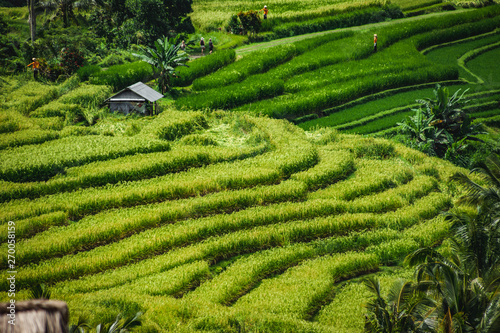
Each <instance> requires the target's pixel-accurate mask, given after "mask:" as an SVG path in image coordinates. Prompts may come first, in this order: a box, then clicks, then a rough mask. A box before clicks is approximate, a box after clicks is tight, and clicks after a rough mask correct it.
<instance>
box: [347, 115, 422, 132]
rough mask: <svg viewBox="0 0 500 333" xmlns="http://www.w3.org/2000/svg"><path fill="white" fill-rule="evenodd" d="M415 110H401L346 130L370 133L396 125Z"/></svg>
mask: <svg viewBox="0 0 500 333" xmlns="http://www.w3.org/2000/svg"><path fill="white" fill-rule="evenodd" d="M413 114H414V112H413V111H407V112H401V113H397V114H395V115H392V116H387V117H384V118H381V119H377V120H375V121H372V122H369V123H368V124H365V125H362V126H358V127H354V128H351V129H348V130H346V131H345V132H347V133H356V134H368V133H373V132H377V131H381V130H384V129H388V128H391V127H393V126H395V125H396V123H398V122H401V121H403V120H405V119H406V117H408V116H411V115H413Z"/></svg>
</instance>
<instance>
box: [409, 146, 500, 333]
mask: <svg viewBox="0 0 500 333" xmlns="http://www.w3.org/2000/svg"><path fill="white" fill-rule="evenodd" d="M472 172H474V173H479V174H480V175H481V176H482V178H483V180H484V181H485V183H486V184H487V185H488V187H483V186H481V185H479V184H477V183H476V182H473V181H472V180H471V179H470V178H469V177H467V176H466V175H465V174H463V173H456V174H455V175H453V177H452V179H453V180H455V181H458V182H459V183H460V184H461V185H463V186H464V187H465V190H466V195H465V196H463V197H462V198H461V199H460V200H459V202H458V203H459V204H462V205H465V206H468V207H469V208H475V210H470V209H469V210H459V209H456V210H454V211H452V212H449V213H445V214H444V216H445V218H446V219H447V220H449V221H450V222H451V228H450V232H451V234H452V236H451V237H450V239H449V241H450V246H451V248H452V250H453V251H452V254H451V255H448V256H444V255H442V254H441V253H439V252H437V251H436V250H434V249H431V248H423V249H419V250H417V251H415V252H414V253H412V254H411V255H409V256H408V257H407V258H406V262H407V263H409V264H410V265H412V266H416V277H417V281H418V282H419V283H424V284H428V285H430V286H431V290H433V292H434V294H435V297H436V299H439V300H440V301H439V302H438V306H437V307H436V310H437V311H436V313H439V317H438V318H439V322H440V327H441V328H442V329H443V330H444V331H445V332H452V331H453V332H499V331H500V307H499V302H500V293H499V287H500V209H499V208H500V160H499V159H498V157H497V156H494V155H492V156H489V157H488V158H487V159H486V161H485V163H484V167H482V168H476V169H474V170H472Z"/></svg>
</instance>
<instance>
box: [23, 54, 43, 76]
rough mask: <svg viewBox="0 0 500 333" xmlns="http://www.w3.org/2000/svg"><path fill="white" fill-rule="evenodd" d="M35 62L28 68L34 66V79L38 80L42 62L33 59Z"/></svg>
mask: <svg viewBox="0 0 500 333" xmlns="http://www.w3.org/2000/svg"><path fill="white" fill-rule="evenodd" d="M31 60H33V62H32V63H31V64H29V65H28V66H26V67H30V66H33V78H34V79H35V80H36V79H37V78H38V72H39V70H40V69H39V68H40V62H39V61H38V60H37V58H33V59H31Z"/></svg>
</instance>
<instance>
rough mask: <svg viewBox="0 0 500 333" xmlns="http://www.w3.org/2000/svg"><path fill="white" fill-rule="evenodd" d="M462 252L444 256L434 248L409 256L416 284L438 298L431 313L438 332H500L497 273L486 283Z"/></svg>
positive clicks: (499, 299)
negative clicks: (473, 269) (466, 260)
mask: <svg viewBox="0 0 500 333" xmlns="http://www.w3.org/2000/svg"><path fill="white" fill-rule="evenodd" d="M461 259H462V258H461V256H460V254H459V253H457V254H456V255H453V256H451V257H445V256H443V255H442V254H440V253H439V252H437V251H436V250H434V249H431V248H423V249H419V250H417V251H415V252H414V253H412V254H410V255H409V256H408V257H407V258H406V261H407V263H409V264H410V265H412V266H413V265H416V266H417V267H416V271H415V275H416V277H417V283H418V284H419V285H422V286H425V288H427V289H428V290H429V295H430V296H432V297H433V298H434V299H436V305H435V307H434V309H433V310H432V311H431V312H432V314H433V316H434V319H435V321H436V323H437V325H436V327H437V328H438V329H439V331H442V332H445V333H451V332H484V333H493V332H498V330H499V329H500V308H498V307H497V305H498V302H499V301H500V294H499V293H498V290H497V286H498V282H499V281H498V271H497V272H496V275H495V274H489V279H488V280H485V279H483V278H481V277H477V276H475V275H474V274H473V272H471V271H470V270H469V269H468V265H467V264H466V262H465V261H462V260H461Z"/></svg>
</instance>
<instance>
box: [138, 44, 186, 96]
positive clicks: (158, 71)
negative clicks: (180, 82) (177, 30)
mask: <svg viewBox="0 0 500 333" xmlns="http://www.w3.org/2000/svg"><path fill="white" fill-rule="evenodd" d="M154 45H155V47H154V48H152V47H148V46H146V47H143V49H142V53H133V55H134V56H136V57H138V58H139V59H141V60H142V61H145V62H147V63H148V64H150V65H151V66H152V67H153V70H154V71H155V75H156V76H157V84H158V90H159V91H161V92H162V93H163V94H164V93H165V92H166V91H168V90H169V89H170V77H171V76H174V75H176V73H175V68H176V67H177V66H186V67H189V66H187V65H186V64H185V62H186V61H188V60H189V57H188V56H187V53H186V52H184V51H181V50H180V44H179V45H175V44H173V43H170V42H169V41H168V37H163V38H159V39H158V40H156V42H155V43H154Z"/></svg>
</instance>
